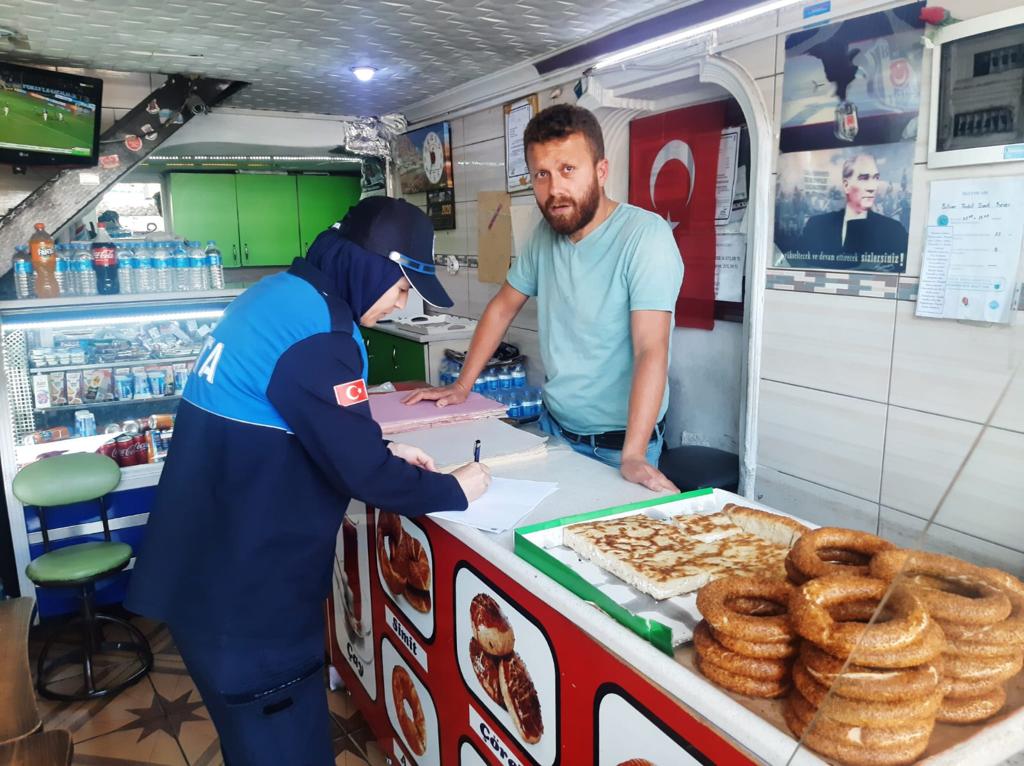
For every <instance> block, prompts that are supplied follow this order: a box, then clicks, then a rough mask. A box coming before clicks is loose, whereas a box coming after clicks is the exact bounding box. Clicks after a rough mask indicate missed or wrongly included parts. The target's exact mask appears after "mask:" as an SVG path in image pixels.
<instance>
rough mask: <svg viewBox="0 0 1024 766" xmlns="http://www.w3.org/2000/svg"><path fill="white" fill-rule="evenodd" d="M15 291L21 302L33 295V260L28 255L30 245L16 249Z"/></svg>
mask: <svg viewBox="0 0 1024 766" xmlns="http://www.w3.org/2000/svg"><path fill="white" fill-rule="evenodd" d="M14 291H15V294H16V295H17V296H18V299H19V300H22V299H24V298H31V297H32V295H33V292H32V258H31V257H30V256H29V254H28V245H17V246H16V247H15V248H14Z"/></svg>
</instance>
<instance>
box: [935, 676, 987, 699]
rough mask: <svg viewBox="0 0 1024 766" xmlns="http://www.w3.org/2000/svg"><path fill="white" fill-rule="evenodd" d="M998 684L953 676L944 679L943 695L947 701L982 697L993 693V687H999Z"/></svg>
mask: <svg viewBox="0 0 1024 766" xmlns="http://www.w3.org/2000/svg"><path fill="white" fill-rule="evenodd" d="M999 685H1000V684H999V683H998V682H996V683H992V682H991V681H987V680H981V681H970V680H965V679H961V678H953V676H943V677H942V684H941V687H942V693H943V695H945V698H946V699H966V698H968V697H980V696H982V695H983V694H988V693H989V692H990V691H992V687H993V686H999Z"/></svg>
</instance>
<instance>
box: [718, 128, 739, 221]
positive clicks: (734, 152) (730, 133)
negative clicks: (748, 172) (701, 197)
mask: <svg viewBox="0 0 1024 766" xmlns="http://www.w3.org/2000/svg"><path fill="white" fill-rule="evenodd" d="M739 151H740V129H739V128H726V129H725V130H723V131H722V143H721V145H720V148H719V150H718V181H717V183H716V189H715V225H716V226H724V225H725V224H727V223H729V216H730V215H732V202H733V195H734V194H735V191H736V162H737V160H738V159H739Z"/></svg>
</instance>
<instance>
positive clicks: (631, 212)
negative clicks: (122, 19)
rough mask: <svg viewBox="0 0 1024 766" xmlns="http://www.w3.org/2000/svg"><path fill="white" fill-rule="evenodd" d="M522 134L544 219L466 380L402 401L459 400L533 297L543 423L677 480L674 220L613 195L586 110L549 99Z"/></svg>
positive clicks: (619, 461)
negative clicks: (666, 465)
mask: <svg viewBox="0 0 1024 766" xmlns="http://www.w3.org/2000/svg"><path fill="white" fill-rule="evenodd" d="M523 141H524V145H525V150H526V158H527V163H528V165H529V168H530V173H531V176H532V179H533V190H534V196H535V197H536V199H537V205H538V206H539V207H540V209H541V212H542V213H543V214H544V219H545V220H544V221H543V222H541V224H540V225H538V227H537V229H536V231H535V232H534V234H533V236H532V237H531V239H530V241H529V242H528V243H527V245H526V247H525V248H524V249H523V250H522V252H521V253H520V254H519V257H518V258H517V259H516V261H515V263H514V264H513V266H512V269H511V271H510V272H509V274H508V281H507V282H506V284H504V285H503V286H502V288H501V290H500V291H499V292H498V294H497V295H496V296H495V297H494V298H493V299H492V300H491V302H490V303H489V304H488V306H487V309H486V310H485V311H484V314H483V316H482V317H481V319H480V323H479V325H478V327H477V331H476V334H475V335H474V336H473V341H472V343H471V345H470V350H469V353H468V354H467V356H466V361H465V364H464V365H463V368H462V373H461V374H460V376H459V379H458V381H456V382H455V383H454V384H452V385H451V386H446V387H443V388H430V389H420V390H418V391H416V392H414V393H413V394H411V395H410V396H409V397H408V398H407V399H406V401H407V402H408V403H410V404H412V403H415V402H417V401H420V400H422V399H433V400H436V401H437V403H438V405H440V406H444V405H446V404H450V403H457V402H461V401H463V400H464V399H465V398H466V396H467V395H468V394H469V391H470V390H471V389H472V387H473V382H474V381H475V380H476V379H477V376H479V374H480V372H481V371H482V370H483V368H484V366H485V365H486V364H487V361H488V360H489V359H490V358H491V355H492V354H493V353H494V350H495V349H496V348H497V346H498V344H499V343H500V342H501V339H502V337H504V335H505V332H506V331H507V330H508V328H509V325H511V323H512V320H513V319H515V317H516V315H517V314H518V313H519V310H520V309H521V308H522V307H523V305H524V304H525V303H526V301H527V300H528V299H529V298H531V297H536V298H537V315H538V319H539V330H540V333H539V334H540V348H541V357H542V358H543V361H544V370H545V372H546V375H547V380H546V382H545V384H544V404H545V405H546V408H547V412H546V414H545V416H544V418H543V419H542V422H541V426H542V427H543V428H544V429H545V430H547V431H548V432H550V433H552V434H554V435H556V436H561V437H563V438H565V439H566V440H567V441H568V442H569V443H570V445H571V446H572V447H573V449H575V450H576V451H577V452H580V453H582V454H585V455H588V456H589V457H594V458H596V459H598V460H601V461H602V462H604V463H607V464H609V465H612V466H615V467H617V468H619V469H620V471H621V472H622V475H623V476H624V477H625V478H626V479H628V480H630V481H633V482H636V483H638V484H643V485H644V486H646V487H648V488H649V489H652V490H661V489H667V490H672V491H674V490H675V489H676V488H675V486H674V485H673V484H672V482H670V481H669V480H668V479H667V478H666V477H665V476H664V474H662V473H661V472H660V471H659V470H658V469H657V465H658V457H659V456H660V454H661V447H662V441H663V438H664V424H663V422H662V421H663V419H664V417H665V410H666V409H667V407H668V385H667V380H668V359H669V346H670V339H671V334H672V313H673V311H674V309H675V304H676V297H677V296H678V295H679V288H680V286H681V285H682V279H683V263H682V260H681V259H680V257H679V250H678V248H677V247H676V243H675V239H674V238H673V236H672V230H671V229H670V228H669V226H668V224H667V223H666V222H665V221H664V220H663V219H662V218H660V217H659V216H657V215H655V214H654V213H650V212H648V211H646V210H642V209H641V208H638V207H634V206H632V205H627V204H622V203H618V202H615V201H613V200H611V199H609V198H608V197H607V196H606V195H605V192H604V185H605V181H606V180H607V178H608V160H607V159H606V158H605V156H604V139H603V137H602V134H601V128H600V125H598V123H597V120H596V119H595V118H594V116H593V115H592V114H591V113H590V112H588V111H587V110H585V109H581V108H579V107H576V106H570V105H567V104H559V105H556V106H552V107H549V108H548V109H545V110H544V111H542V112H541V113H540V114H538V115H536V116H535V117H534V118H533V119H532V120H531V121H530V123H529V125H527V127H526V131H525V133H524V135H523Z"/></svg>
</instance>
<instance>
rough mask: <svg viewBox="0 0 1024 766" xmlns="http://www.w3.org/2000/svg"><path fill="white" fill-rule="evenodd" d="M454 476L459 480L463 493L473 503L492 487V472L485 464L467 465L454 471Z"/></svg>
mask: <svg viewBox="0 0 1024 766" xmlns="http://www.w3.org/2000/svg"><path fill="white" fill-rule="evenodd" d="M452 476H454V477H455V478H456V479H457V480H458V482H459V486H460V487H462V493H463V494H464V495H465V496H466V500H468V501H469V502H471V503H472V502H473V501H474V500H476V499H477V498H478V497H480V496H481V495H483V494H484V492H486V491H487V488H488V487H489V486H490V485H491V471H490V469H489V468H488V467H487V466H485V465H484V464H483V463H466V464H465V465H464V466H462V468H456V469H455V470H454V471H452Z"/></svg>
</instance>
